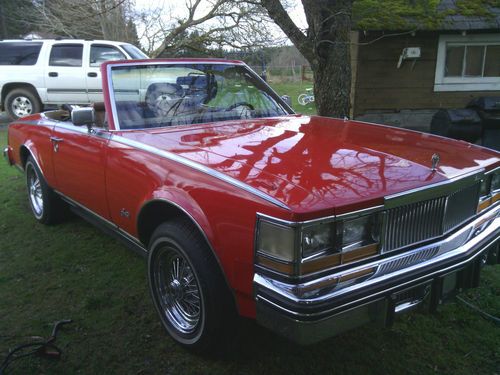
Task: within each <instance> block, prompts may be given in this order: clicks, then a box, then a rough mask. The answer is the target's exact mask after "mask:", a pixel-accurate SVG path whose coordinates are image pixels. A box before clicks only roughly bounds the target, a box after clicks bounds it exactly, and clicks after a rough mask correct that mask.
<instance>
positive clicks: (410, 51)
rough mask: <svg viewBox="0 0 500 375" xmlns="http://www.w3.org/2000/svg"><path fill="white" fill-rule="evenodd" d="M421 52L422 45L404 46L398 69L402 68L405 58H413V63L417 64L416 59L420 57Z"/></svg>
mask: <svg viewBox="0 0 500 375" xmlns="http://www.w3.org/2000/svg"><path fill="white" fill-rule="evenodd" d="M420 53H421V51H420V47H407V48H403V52H401V56H399V61H398V69H399V68H401V65H402V64H403V60H413V65H415V61H416V59H418V58H420ZM412 68H413V66H412Z"/></svg>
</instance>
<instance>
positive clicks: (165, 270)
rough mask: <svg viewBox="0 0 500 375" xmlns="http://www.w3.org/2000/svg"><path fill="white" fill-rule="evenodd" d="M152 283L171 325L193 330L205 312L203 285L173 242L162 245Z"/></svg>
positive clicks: (185, 332) (189, 331)
mask: <svg viewBox="0 0 500 375" xmlns="http://www.w3.org/2000/svg"><path fill="white" fill-rule="evenodd" d="M153 286H154V288H155V293H156V294H157V296H158V302H159V305H160V307H161V311H162V313H163V314H164V316H165V318H166V319H167V320H168V322H169V323H170V324H171V325H172V327H173V328H174V329H175V330H177V331H179V332H180V333H182V334H187V335H189V334H192V333H194V332H195V331H196V330H197V329H198V326H199V324H200V320H201V313H202V303H201V293H200V287H199V284H198V280H197V278H196V275H195V274H194V272H193V270H192V268H191V266H190V264H189V262H188V260H187V259H186V258H185V257H184V256H183V255H182V254H181V253H180V252H179V251H178V250H177V249H176V248H175V247H173V246H172V245H163V246H162V247H161V248H160V249H159V251H158V252H157V254H156V260H155V263H154V269H153Z"/></svg>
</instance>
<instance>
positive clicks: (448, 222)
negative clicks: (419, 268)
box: [382, 183, 479, 252]
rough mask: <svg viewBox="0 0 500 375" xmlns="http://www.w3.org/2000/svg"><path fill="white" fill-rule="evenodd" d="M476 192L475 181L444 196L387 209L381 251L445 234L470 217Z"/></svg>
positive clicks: (475, 205)
mask: <svg viewBox="0 0 500 375" xmlns="http://www.w3.org/2000/svg"><path fill="white" fill-rule="evenodd" d="M478 194H479V184H478V183H476V184H474V185H470V186H467V187H464V188H461V189H459V190H457V191H454V192H452V193H450V194H449V195H446V196H442V197H438V198H434V199H429V200H425V201H421V202H415V203H411V204H407V205H403V206H399V207H395V208H391V209H388V210H387V211H386V212H385V219H384V229H383V233H382V235H383V236H382V251H383V252H387V251H391V250H395V249H399V248H402V247H405V246H408V245H411V244H416V243H419V242H422V241H426V240H430V239H432V238H435V237H439V236H441V235H443V234H445V233H447V232H448V231H450V230H451V229H453V228H455V227H456V226H458V225H459V224H461V223H463V222H464V221H465V220H467V219H468V218H470V217H472V216H474V214H475V213H476V208H477V201H478Z"/></svg>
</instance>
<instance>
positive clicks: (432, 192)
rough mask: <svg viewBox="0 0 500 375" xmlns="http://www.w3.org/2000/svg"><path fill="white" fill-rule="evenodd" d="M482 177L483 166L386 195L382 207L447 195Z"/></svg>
mask: <svg viewBox="0 0 500 375" xmlns="http://www.w3.org/2000/svg"><path fill="white" fill-rule="evenodd" d="M483 177H484V168H481V169H479V170H477V171H473V172H471V173H467V174H465V175H461V176H456V177H454V178H452V179H449V180H445V181H441V182H438V183H435V184H432V185H427V186H424V187H420V188H416V189H412V190H407V191H403V192H400V193H396V194H392V195H388V196H386V197H384V207H385V208H386V209H389V208H394V207H398V206H402V205H406V204H409V203H414V202H419V201H424V200H428V199H432V198H437V197H439V196H443V195H447V194H449V193H450V192H452V191H454V190H456V189H459V188H462V187H468V186H470V185H473V184H475V183H478V182H479V181H480V180H481V179H482V178H483Z"/></svg>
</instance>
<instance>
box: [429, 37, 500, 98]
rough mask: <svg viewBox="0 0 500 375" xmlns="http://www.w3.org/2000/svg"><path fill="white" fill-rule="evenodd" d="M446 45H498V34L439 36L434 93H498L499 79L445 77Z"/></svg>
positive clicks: (499, 88)
mask: <svg viewBox="0 0 500 375" xmlns="http://www.w3.org/2000/svg"><path fill="white" fill-rule="evenodd" d="M448 45H457V46H463V45H467V46H487V45H500V34H474V35H440V36H439V44H438V52H437V61H436V74H435V78H434V91H500V77H445V76H444V71H445V65H446V47H447V46H448Z"/></svg>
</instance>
